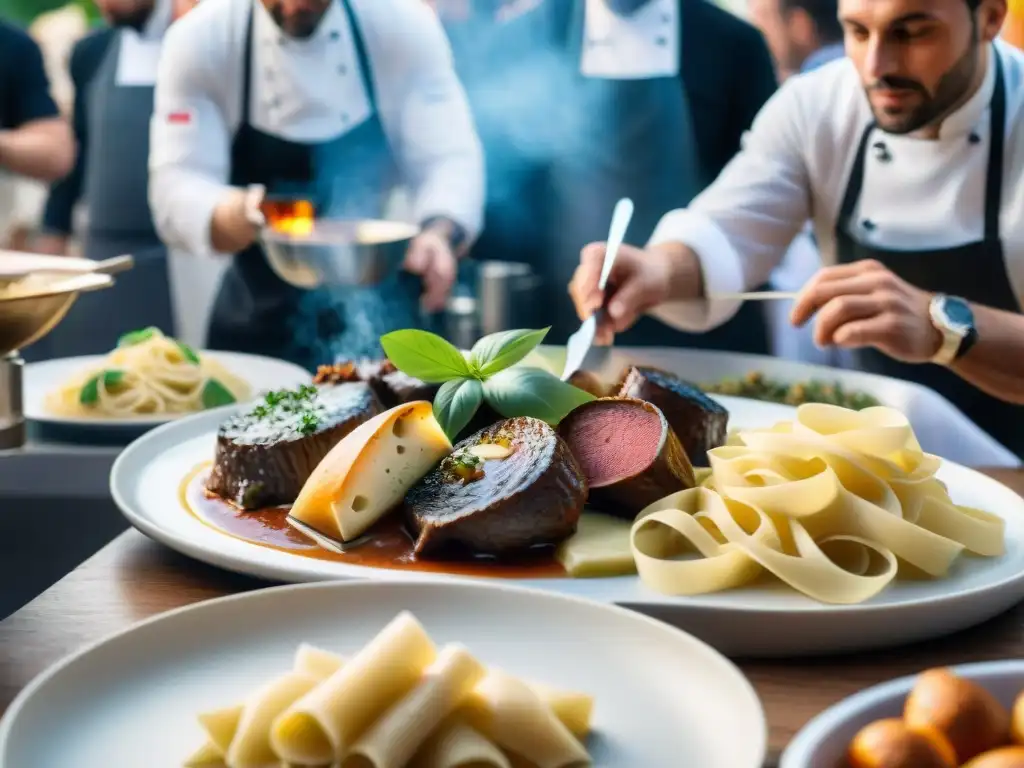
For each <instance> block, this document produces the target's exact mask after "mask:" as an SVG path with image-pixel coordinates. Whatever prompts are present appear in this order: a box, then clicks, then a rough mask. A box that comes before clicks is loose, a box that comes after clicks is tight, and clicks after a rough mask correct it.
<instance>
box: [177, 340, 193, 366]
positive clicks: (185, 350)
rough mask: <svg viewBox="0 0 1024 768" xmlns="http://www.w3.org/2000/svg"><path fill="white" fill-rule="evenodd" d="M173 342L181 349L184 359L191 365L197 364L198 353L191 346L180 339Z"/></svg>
mask: <svg viewBox="0 0 1024 768" xmlns="http://www.w3.org/2000/svg"><path fill="white" fill-rule="evenodd" d="M174 343H175V344H177V345H178V349H179V350H181V354H182V356H183V357H184V358H185V359H186V360H188V361H189V362H190V363H192V364H193V365H199V355H197V354H196V351H195V350H194V349H192V347H190V346H189V345H188V344H185V343H183V342H180V341H175V342H174Z"/></svg>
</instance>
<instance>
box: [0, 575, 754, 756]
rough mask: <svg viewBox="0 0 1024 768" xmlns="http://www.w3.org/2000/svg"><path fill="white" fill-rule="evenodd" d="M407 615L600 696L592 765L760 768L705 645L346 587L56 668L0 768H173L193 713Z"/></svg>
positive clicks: (119, 641) (597, 617)
mask: <svg viewBox="0 0 1024 768" xmlns="http://www.w3.org/2000/svg"><path fill="white" fill-rule="evenodd" d="M403 610H410V611H412V612H413V613H414V614H415V615H416V617H417V618H418V619H419V620H420V621H421V622H422V623H423V625H424V627H425V628H426V630H427V632H428V633H429V634H430V636H431V637H432V639H433V640H434V641H435V642H436V643H437V644H438V645H439V646H440V645H442V644H444V643H450V642H458V643H462V644H464V645H465V646H466V647H467V648H468V649H469V650H470V652H471V653H473V654H474V655H475V656H476V657H477V658H479V659H480V660H481V661H482V662H483V663H484V664H486V665H488V666H493V667H498V668H501V669H502V670H504V671H505V672H508V673H510V674H513V675H516V676H519V677H522V678H525V679H529V680H534V681H537V682H542V683H545V684H548V685H552V686H556V687H559V688H563V689H568V690H576V691H582V692H586V693H589V694H591V695H592V696H594V698H595V706H594V717H593V731H594V734H593V736H592V737H591V739H590V740H589V741H588V742H587V747H588V749H589V751H590V753H591V755H592V756H593V758H594V765H595V766H600V767H601V768H639V766H644V767H645V768H661V767H664V768H670V767H671V768H674V767H675V766H681V765H691V766H700V768H760V766H761V764H762V761H763V760H764V756H765V749H766V742H767V727H766V723H765V718H764V712H763V710H762V708H761V705H760V702H759V701H758V699H757V695H756V694H755V693H754V690H753V688H752V687H751V686H750V684H749V683H748V682H747V680H746V679H745V678H744V677H743V676H742V674H741V673H740V672H739V670H737V669H736V667H734V666H733V665H732V663H730V662H729V661H728V660H726V659H725V658H723V657H722V656H720V655H719V654H718V653H717V652H715V651H714V650H713V649H711V648H709V647H708V646H707V645H705V644H704V643H702V642H700V641H699V640H697V639H695V638H693V637H691V636H689V635H687V634H685V633H683V632H679V631H678V630H674V629H672V628H670V627H667V626H665V625H663V624H660V623H658V622H656V621H651V620H650V619H647V618H645V617H643V616H640V615H638V614H636V613H633V612H630V611H625V610H621V609H618V608H614V607H611V606H606V605H600V604H597V603H593V602H590V601H585V600H578V599H573V598H568V597H564V596H559V595H551V594H545V593H543V592H537V591H533V590H526V589H522V588H516V587H510V586H505V585H485V584H480V583H476V584H473V583H468V582H463V583H461V584H439V583H434V584H427V583H414V582H404V583H400V582H390V583H381V582H377V583H375V582H349V583H334V584H317V585H304V586H298V587H295V586H292V587H279V588H274V589H265V590H259V591H256V592H250V593H248V594H244V595H239V596H235V597H229V598H224V599H220V600H211V601H208V602H205V603H199V604H197V605H194V606H191V607H189V608H185V609H182V610H178V611H173V612H171V613H168V614H164V615H163V616H160V617H158V618H156V619H153V620H150V621H147V622H144V623H142V624H139V625H137V626H135V627H134V628H132V629H129V630H128V631H127V632H124V633H121V634H119V635H115V636H114V637H112V638H109V639H107V640H105V641H103V642H101V643H99V644H98V645H95V646H93V647H91V648H88V649H86V650H84V651H82V652H80V653H78V654H76V655H75V656H73V657H71V658H69V659H68V660H66V661H64V662H61V663H60V664H58V665H57V666H56V667H54V668H51V669H50V670H49V671H47V672H45V673H44V674H43V675H42V676H40V677H39V678H37V679H36V680H35V681H34V682H33V683H32V684H31V685H29V687H28V688H26V689H25V690H24V691H23V692H22V693H21V695H20V696H19V697H18V698H17V699H16V700H15V702H14V703H13V704H12V705H11V707H10V709H9V710H8V711H7V714H6V715H5V717H4V719H3V721H2V723H0V768H70V766H75V767H76V768H142V767H143V766H145V768H180V766H181V765H182V762H183V761H184V759H185V758H186V757H187V756H188V755H189V754H190V753H191V752H192V751H193V750H194V749H195V748H197V747H198V746H199V745H200V744H201V743H202V742H203V741H205V739H204V737H203V734H202V732H201V731H200V729H199V727H198V725H197V723H196V721H195V715H196V714H197V712H199V711H203V710H209V709H215V708H219V707H223V706H230V705H233V704H236V703H238V702H239V701H240V700H242V699H243V697H244V696H245V694H247V693H248V692H251V691H252V690H253V689H254V688H257V687H259V686H261V685H263V684H265V683H266V682H268V681H269V680H270V679H271V678H272V677H274V676H276V675H278V674H281V673H283V672H286V671H287V670H288V669H289V668H290V666H291V662H292V657H293V656H294V653H295V649H296V648H297V647H298V645H299V644H300V643H302V642H310V643H313V644H314V645H317V646H320V647H322V648H325V649H327V650H331V651H335V652H338V653H342V654H352V653H354V652H356V651H357V650H359V649H360V648H361V647H362V646H363V645H365V643H366V642H368V641H369V640H370V639H371V638H372V637H373V636H374V635H375V634H376V633H377V632H378V631H380V630H381V629H383V628H384V626H385V625H386V624H387V623H388V622H389V621H391V619H393V618H394V617H395V616H396V615H397V614H398V613H399V612H401V611H403Z"/></svg>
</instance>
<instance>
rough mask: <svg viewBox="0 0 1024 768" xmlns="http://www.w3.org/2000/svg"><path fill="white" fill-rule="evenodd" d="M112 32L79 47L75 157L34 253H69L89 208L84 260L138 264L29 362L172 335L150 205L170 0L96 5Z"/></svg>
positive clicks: (86, 299) (163, 257) (72, 315)
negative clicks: (133, 338)
mask: <svg viewBox="0 0 1024 768" xmlns="http://www.w3.org/2000/svg"><path fill="white" fill-rule="evenodd" d="M97 6H98V7H99V9H100V11H101V13H102V14H103V17H104V19H105V20H106V21H107V26H105V27H103V28H100V29H98V30H96V31H94V32H93V33H91V34H89V35H87V36H86V37H84V38H82V39H81V40H80V41H79V42H78V43H77V44H76V45H75V47H74V49H73V51H72V53H71V58H70V62H69V71H70V74H71V80H72V82H73V83H74V89H75V100H74V111H73V124H74V130H75V136H76V138H77V140H78V145H79V148H80V149H79V153H78V160H77V162H76V163H75V166H74V169H73V170H72V171H71V173H70V174H69V175H68V176H66V177H65V178H64V179H62V180H61V181H59V182H57V183H56V184H54V185H53V187H52V188H51V190H50V195H49V199H48V200H47V203H46V209H45V211H44V213H43V221H42V234H41V235H40V237H39V238H38V239H37V242H36V250H39V251H43V252H47V253H53V254H66V253H67V252H68V248H69V244H70V242H71V238H72V235H73V231H74V228H73V222H74V214H75V211H76V208H77V206H78V204H79V203H80V202H81V203H82V204H83V205H84V208H85V211H86V217H87V224H86V226H85V231H84V233H83V238H82V244H81V252H82V255H83V256H85V257H86V258H90V259H96V260H101V259H107V258H112V257H114V256H119V255H121V254H131V255H132V256H133V257H134V258H135V266H134V268H133V269H131V270H129V271H127V272H124V273H121V274H119V275H118V277H117V280H116V285H115V287H114V288H113V289H112V293H111V292H110V291H108V292H104V294H99V293H96V294H85V295H83V296H81V297H80V300H79V301H77V302H76V303H75V306H74V307H72V309H71V311H70V312H69V314H68V317H67V320H66V321H65V322H63V323H61V324H60V325H59V326H58V327H57V328H55V329H54V331H53V332H52V333H50V334H49V335H47V336H46V337H45V338H44V339H43V340H42V341H41V342H40V343H39V344H38V345H37V347H38V348H32V349H31V350H30V356H31V357H34V358H35V357H40V356H45V357H70V356H74V355H86V354H99V353H102V352H105V351H107V350H109V349H110V347H111V346H112V345H113V344H114V343H115V342H116V341H117V338H118V337H119V336H120V335H121V334H123V333H125V332H126V331H130V330H133V329H136V328H144V327H147V326H156V327H158V328H161V329H163V330H164V331H165V332H167V333H173V332H174V327H173V312H172V308H171V288H170V280H169V277H168V267H167V249H166V248H165V247H164V246H163V243H161V242H160V238H159V236H158V235H157V232H156V229H155V227H154V225H153V217H152V214H151V213H150V210H149V205H148V203H147V187H148V172H147V164H148V160H149V123H150V119H151V117H152V114H153V89H154V84H155V82H156V72H157V62H158V60H159V57H160V49H161V44H162V41H163V37H164V34H165V33H166V31H167V29H168V28H169V27H170V25H171V22H172V20H173V14H174V8H173V7H172V0H97Z"/></svg>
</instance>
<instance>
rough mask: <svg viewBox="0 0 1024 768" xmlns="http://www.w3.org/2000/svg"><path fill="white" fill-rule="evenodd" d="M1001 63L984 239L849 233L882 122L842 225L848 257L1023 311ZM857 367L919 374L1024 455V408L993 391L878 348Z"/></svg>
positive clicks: (859, 358) (862, 354)
mask: <svg viewBox="0 0 1024 768" xmlns="http://www.w3.org/2000/svg"><path fill="white" fill-rule="evenodd" d="M993 62H994V66H995V68H996V75H995V91H994V93H993V95H992V104H991V127H990V137H991V138H990V142H991V143H990V146H989V157H988V171H987V174H988V175H987V179H986V182H985V235H984V239H983V240H981V241H979V242H976V243H968V244H966V245H961V246H956V247H953V248H943V249H938V250H928V251H897V250H888V249H885V248H877V247H874V246H870V245H865V244H864V243H861V242H859V241H857V240H856V239H854V238H853V236H851V235H850V234H849V233H850V232H851V231H853V228H854V226H855V225H854V217H855V213H856V210H857V206H858V202H859V200H860V196H861V190H862V188H863V185H864V163H865V159H866V156H867V149H868V146H869V144H870V141H871V135H872V132H873V131H874V129H875V125H874V123H872V124H871V125H869V126H868V127H867V129H866V130H865V131H864V135H863V136H862V138H861V141H860V146H859V148H858V150H857V157H856V160H855V161H854V165H853V170H852V172H851V174H850V180H849V182H848V185H847V188H846V194H845V196H844V197H843V202H842V206H841V208H840V213H839V218H838V221H837V224H836V254H837V258H838V261H839V263H840V264H849V263H850V262H854V261H860V260H862V259H875V260H876V261H879V262H881V263H882V264H884V265H885V266H886V267H887V268H888V269H890V270H891V271H892V272H894V273H895V274H897V275H899V276H900V277H901V278H902V279H904V280H906V281H907V282H908V283H910V284H911V285H914V286H916V287H918V288H922V289H924V290H926V291H931V292H933V293H945V294H949V295H953V296H960V297H963V298H964V299H967V300H968V301H971V302H975V303H978V304H983V305H985V306H989V307H994V308H996V309H1002V310H1007V311H1011V312H1019V311H1020V305H1019V303H1018V300H1017V297H1016V295H1015V294H1014V290H1013V287H1012V284H1011V283H1010V279H1009V276H1008V275H1007V272H1006V262H1005V260H1004V258H1003V246H1002V242H1001V240H1000V236H999V214H1000V211H1001V210H1002V190H1003V145H1004V143H1005V140H1006V87H1005V84H1004V77H1003V65H1002V63H1001V61H1000V59H999V55H998V54H997V53H996V52H995V51H993ZM855 357H856V362H857V366H858V367H859V368H860V369H862V370H865V371H869V372H871V373H878V374H881V375H883V376H891V377H894V378H898V379H906V380H908V381H916V382H917V383H919V384H923V385H924V386H926V387H930V388H931V389H933V390H935V391H936V392H938V393H939V394H940V395H942V396H943V397H945V398H946V399H947V400H949V401H950V402H952V403H953V404H954V405H956V406H957V407H958V408H959V409H960V410H962V411H963V412H964V413H965V414H966V415H967V416H968V417H969V418H970V419H972V420H973V421H974V422H975V423H976V424H977V425H978V426H979V427H981V428H982V429H983V430H985V431H986V432H988V433H989V434H990V435H992V436H993V437H994V438H996V439H997V440H998V441H999V442H1001V443H1002V444H1003V445H1005V446H1006V447H1007V448H1009V449H1010V450H1011V451H1013V452H1015V453H1016V454H1017V455H1018V456H1022V457H1024V408H1022V407H1021V406H1018V405H1010V404H1008V403H1004V402H1002V401H1000V400H997V399H996V398H994V397H991V396H989V395H987V394H985V393H984V392H982V391H981V390H980V389H978V388H977V387H974V386H973V385H971V384H969V383H968V382H966V381H964V380H963V379H962V378H960V377H959V376H957V375H956V374H955V373H953V372H952V371H950V370H948V369H946V368H945V367H943V366H939V365H932V364H923V365H910V364H907V363H901V362H899V361H897V360H893V359H892V358H891V357H889V356H887V355H885V354H883V353H882V352H880V351H878V350H876V349H874V348H864V349H859V350H856V353H855Z"/></svg>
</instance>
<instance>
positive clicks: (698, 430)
mask: <svg viewBox="0 0 1024 768" xmlns="http://www.w3.org/2000/svg"><path fill="white" fill-rule="evenodd" d="M618 394H619V397H631V398H636V399H638V400H646V401H647V402H649V403H653V404H654V405H656V406H658V408H659V409H661V412H662V413H663V414H665V418H666V419H667V420H668V425H669V426H670V427H672V431H673V432H675V433H676V437H678V438H679V442H681V443H682V444H683V448H684V449H685V450H686V455H687V456H689V457H690V461H692V462H693V465H694V466H696V467H706V466H707V465H708V451H710V450H711V449H712V448H717V447H718V446H720V445H724V444H725V438H726V430H727V428H728V426H729V412H728V411H727V410H725V408H723V407H722V406H721V405H719V404H718V403H716V402H715V401H714V400H712V399H711V398H710V397H708V396H707V395H705V394H704V393H703V392H701V391H700V390H699V389H697V387H695V386H694V385H693V384H689V383H688V382H685V381H683V380H682V379H680V378H679V377H678V376H674V375H672V374H671V373H667V372H665V371H661V370H658V369H657V368H645V367H641V366H630V367H629V368H627V369H626V373H625V375H624V376H623V379H622V384H621V385H619V393H618Z"/></svg>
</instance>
